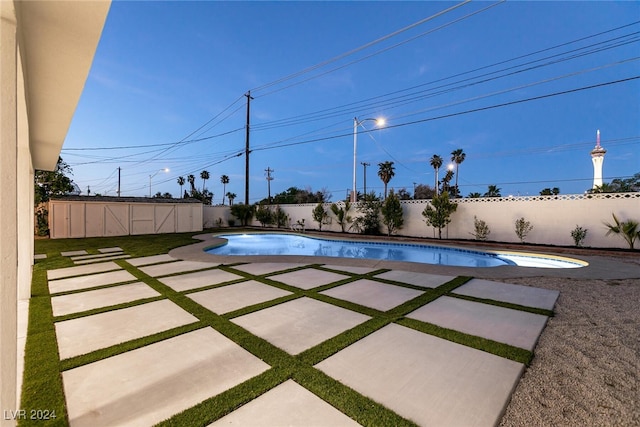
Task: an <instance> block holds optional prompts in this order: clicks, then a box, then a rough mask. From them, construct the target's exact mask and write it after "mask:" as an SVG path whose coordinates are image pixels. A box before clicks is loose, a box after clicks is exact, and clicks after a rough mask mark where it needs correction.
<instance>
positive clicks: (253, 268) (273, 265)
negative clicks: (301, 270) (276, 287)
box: [233, 262, 304, 276]
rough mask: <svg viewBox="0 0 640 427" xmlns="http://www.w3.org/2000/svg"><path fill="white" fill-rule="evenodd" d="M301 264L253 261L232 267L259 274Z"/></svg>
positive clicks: (287, 268)
mask: <svg viewBox="0 0 640 427" xmlns="http://www.w3.org/2000/svg"><path fill="white" fill-rule="evenodd" d="M303 265H304V264H298V263H291V262H254V263H251V264H243V265H234V266H233V268H234V269H235V270H240V271H244V272H245V273H249V274H255V275H256V276H261V275H263V274H269V273H275V272H277V271H283V270H290V269H292V268H297V267H302V266H303Z"/></svg>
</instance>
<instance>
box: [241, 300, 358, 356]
mask: <svg viewBox="0 0 640 427" xmlns="http://www.w3.org/2000/svg"><path fill="white" fill-rule="evenodd" d="M368 319H369V316H365V315H363V314H360V313H356V312H353V311H350V310H346V309H344V308H340V307H336V306H333V305H331V304H326V303H323V302H320V301H317V300H314V299H311V298H307V297H303V298H299V299H296V300H293V301H288V302H285V303H283V304H279V305H276V306H274V307H269V308H266V309H264V310H260V311H257V312H255V313H250V314H246V315H244V316H240V317H236V318H235V319H233V320H232V322H233V323H235V324H237V325H240V326H242V327H243V328H245V329H247V330H248V331H249V332H251V333H253V334H254V335H257V336H259V337H261V338H264V339H265V340H267V341H269V342H270V343H272V344H273V345H275V346H276V347H279V348H281V349H283V350H285V351H287V352H289V353H290V354H294V355H295V354H298V353H301V352H302V351H304V350H306V349H308V348H311V347H313V346H315V345H317V344H320V343H321V342H323V341H325V340H327V339H329V338H332V337H334V336H336V335H338V334H340V333H341V332H344V331H346V330H347V329H351V328H353V327H354V326H357V325H359V324H360V323H362V322H365V321H366V320H368Z"/></svg>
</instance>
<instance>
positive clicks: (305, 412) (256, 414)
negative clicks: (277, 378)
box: [210, 380, 360, 427]
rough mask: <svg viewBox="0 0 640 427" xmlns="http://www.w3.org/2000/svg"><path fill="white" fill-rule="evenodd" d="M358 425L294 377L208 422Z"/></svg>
mask: <svg viewBox="0 0 640 427" xmlns="http://www.w3.org/2000/svg"><path fill="white" fill-rule="evenodd" d="M227 425H237V426H251V425H252V426H290V427H307V426H359V425H360V424H358V423H357V422H355V421H354V420H352V419H351V418H349V417H347V416H346V415H345V414H343V413H342V412H340V411H338V410H337V409H336V408H334V407H333V406H331V405H329V404H328V403H327V402H325V401H324V400H322V399H320V398H319V397H318V396H316V395H315V394H313V393H311V392H310V391H309V390H307V389H306V388H304V387H302V386H301V385H299V384H298V383H296V382H295V381H293V380H287V381H285V382H284V383H282V384H280V385H279V386H277V387H275V388H273V389H271V390H269V391H268V392H266V393H265V394H263V395H261V396H259V397H258V398H256V399H254V400H252V401H251V402H249V403H247V404H245V405H243V406H241V407H240V408H239V409H237V410H235V411H233V412H232V413H230V414H228V415H226V416H224V417H222V418H220V419H219V420H217V421H216V422H214V423H213V424H210V426H227Z"/></svg>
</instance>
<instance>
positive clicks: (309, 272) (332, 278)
mask: <svg viewBox="0 0 640 427" xmlns="http://www.w3.org/2000/svg"><path fill="white" fill-rule="evenodd" d="M350 277H351V276H345V275H342V274H337V273H331V272H329V271H323V270H316V269H315V268H307V269H305V270H296V271H292V272H290V273H283V274H277V275H275V276H269V279H272V280H277V281H278V282H281V283H284V284H287V285H290V286H295V287H296V288H300V289H312V288H317V287H318V286H323V285H328V284H329V283H333V282H337V281H339V280H344V279H348V278H350Z"/></svg>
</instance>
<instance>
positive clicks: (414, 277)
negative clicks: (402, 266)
mask: <svg viewBox="0 0 640 427" xmlns="http://www.w3.org/2000/svg"><path fill="white" fill-rule="evenodd" d="M376 277H379V278H381V279H387V280H394V281H396V282H402V283H408V284H409V285H415V286H423V287H425V288H437V287H438V286H440V285H443V284H445V283H447V282H448V281H450V280H451V279H453V278H454V277H455V276H441V275H438V274H429V273H415V272H411V271H402V270H391V271H387V272H386V273H381V274H376Z"/></svg>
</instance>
